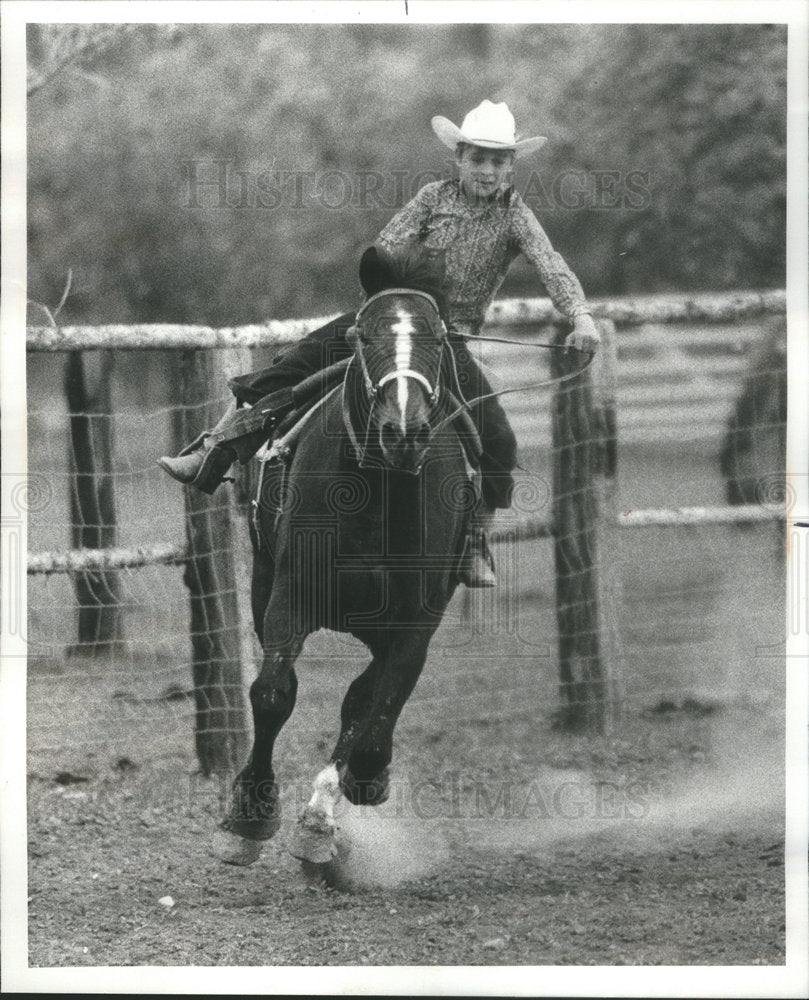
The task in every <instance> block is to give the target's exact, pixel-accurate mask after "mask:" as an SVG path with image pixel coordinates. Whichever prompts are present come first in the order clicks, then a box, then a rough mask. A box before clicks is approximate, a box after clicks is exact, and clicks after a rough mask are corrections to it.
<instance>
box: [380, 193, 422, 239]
mask: <svg viewBox="0 0 809 1000" xmlns="http://www.w3.org/2000/svg"><path fill="white" fill-rule="evenodd" d="M431 189H432V185H430V184H427V185H425V186H424V187H423V188H421V190H420V191H419V192H418V194H417V195H416V196H415V198H412V199H411V200H410V201H409V202H408V203H407V204H406V205H405V207H404V208H402V209H400V210H399V211H398V212H397V213H396V215H394V217H393V218H392V219H391V220H390V222H389V223H388V224H387V225H386V226H385V228H384V229H383V230H382V232H381V233H380V234H379V236H378V237H377V243H379V244H381V246H383V247H384V248H385V249H386V250H393V249H395V248H396V247H401V246H407V244H408V243H413V242H414V241H416V240H417V239H418V238H419V237H420V235H421V231H422V227H424V226H426V225H427V223H428V222H429V218H430V207H431V204H432V190H431Z"/></svg>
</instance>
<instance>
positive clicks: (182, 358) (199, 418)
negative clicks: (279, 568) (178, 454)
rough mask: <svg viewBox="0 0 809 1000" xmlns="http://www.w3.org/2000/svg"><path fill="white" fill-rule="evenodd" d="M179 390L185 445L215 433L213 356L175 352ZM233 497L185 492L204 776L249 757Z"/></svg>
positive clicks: (219, 389) (219, 384)
mask: <svg viewBox="0 0 809 1000" xmlns="http://www.w3.org/2000/svg"><path fill="white" fill-rule="evenodd" d="M177 355H178V357H177V361H178V362H179V364H178V368H179V371H178V372H177V376H178V384H179V387H180V392H181V399H182V404H183V416H184V418H185V419H183V420H180V421H177V426H176V428H175V430H176V431H177V432H178V434H177V437H178V440H177V442H176V444H177V447H178V450H179V448H180V447H181V446H182V443H186V442H187V441H188V440H189V438H191V437H193V436H194V435H196V434H198V433H199V432H200V431H201V430H203V429H204V428H206V427H210V426H212V425H213V424H214V423H215V422H216V421H217V420H218V419H219V417H220V416H221V411H222V406H221V403H217V402H212V399H211V397H212V396H213V397H214V398H216V396H217V395H219V396H220V398H221V395H222V394H224V393H225V392H226V391H227V389H226V386H225V385H224V382H223V381H222V380H221V378H220V376H219V374H218V372H217V366H216V364H215V363H214V359H213V358H212V352H210V351H202V350H188V351H181V352H177ZM232 504H233V499H232V491H231V489H230V487H228V486H227V485H226V486H223V487H220V489H219V490H217V492H216V493H215V494H214V495H213V497H209V496H207V495H206V494H204V493H201V492H200V491H199V490H197V489H194V488H193V487H190V486H189V487H186V488H185V510H186V536H187V540H188V554H189V557H188V561H187V562H186V565H185V572H184V574H183V580H184V582H185V584H186V586H187V587H188V591H189V596H190V602H191V647H192V670H193V680H194V698H195V702H196V732H195V736H196V749H197V757H198V759H199V763H200V768H201V770H202V772H203V774H206V775H209V774H214V773H217V774H228V773H232V772H234V771H235V770H238V769H239V768H241V767H242V766H243V765H244V763H245V761H246V757H247V748H248V732H247V721H246V713H245V704H244V693H243V687H242V683H243V682H242V660H243V655H244V650H243V629H242V616H241V614H240V600H241V599H244V598H245V595H244V593H240V592H239V590H240V584H239V581H238V574H237V570H236V559H235V556H234V544H235V536H236V532H235V531H234V527H235V526H234V521H233V516H232Z"/></svg>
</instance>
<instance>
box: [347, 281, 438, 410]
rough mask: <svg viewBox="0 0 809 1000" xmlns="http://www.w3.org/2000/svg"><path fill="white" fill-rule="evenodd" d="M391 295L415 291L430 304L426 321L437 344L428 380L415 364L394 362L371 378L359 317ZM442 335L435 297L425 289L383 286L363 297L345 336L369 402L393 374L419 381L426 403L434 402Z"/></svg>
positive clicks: (436, 400)
mask: <svg viewBox="0 0 809 1000" xmlns="http://www.w3.org/2000/svg"><path fill="white" fill-rule="evenodd" d="M391 295H408V296H413V295H417V296H420V297H421V298H422V299H425V300H426V301H427V302H429V304H430V306H431V307H432V312H433V314H434V321H433V322H430V323H429V326H430V329H431V330H432V332H433V333H434V334H435V337H436V341H437V342H438V344H439V345H440V348H441V349H440V351H439V353H438V364H437V367H436V372H435V377H434V378H433V380H432V382H431V381H430V379H428V378H427V376H426V375H424V374H423V373H422V372H420V371H416V369H415V368H409V367H405V366H397V367H395V368H393V369H391V371H389V372H387V373H386V374H385V375H382V376H381V378H379V379H378V380H377V381H376V382H374V380H373V379H372V378H371V375H370V373H369V371H368V362H367V360H366V357H365V350H364V347H363V344H364V343H365V338H364V336H363V317H364V314H365V313H366V312H367V311H368V309H369V307H370V306H371V305H372V304H373V303H375V302H379V301H380V300H381V299H383V298H385V297H388V296H391ZM446 336H447V328H446V326H445V325H444V321H443V320H442V319H441V314H440V313H439V310H438V303H437V302H436V301H435V299H434V298H433V296H432V295H430V294H428V293H427V292H422V291H419V290H418V289H415V288H386V289H384V290H383V291H381V292H377V293H376V294H375V295H372V296H371V297H370V298H369V299H367V300H366V301H365V302H364V303H363V305H362V307H361V308H360V310H359V312H358V313H357V317H356V319H355V320H354V325H353V326H352V327H349V329H348V331H347V332H346V340H347V341H348V342H349V343H350V344H351V345H352V347H353V348H354V353H355V355H356V357H357V358H358V360H359V363H360V368H361V369H362V379H363V384H364V385H365V392H366V394H367V395H368V398H369V399H370V400H371V403H372V404H373V402H374V401H375V400H376V399H377V397H378V396H379V391H380V389H382V387H383V386H385V385H387V384H388V382H392V381H393V380H394V379H395V378H410V379H413V380H414V381H415V382H418V383H419V385H421V386H422V387H423V388H424V390H425V391H426V393H427V398H428V399H429V401H430V404H431V405H432V406H435V405H436V403H437V402H438V396H439V393H440V388H441V383H440V374H441V357H442V354H443V349H444V343H445V342H446Z"/></svg>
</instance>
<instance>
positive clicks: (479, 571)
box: [458, 504, 497, 587]
mask: <svg viewBox="0 0 809 1000" xmlns="http://www.w3.org/2000/svg"><path fill="white" fill-rule="evenodd" d="M493 520H494V510H493V509H492V508H491V507H487V506H485V505H484V504H481V506H480V507H479V508H478V510H477V511H476V512H475V514H474V515H473V516H472V520H471V522H470V524H469V531H468V532H467V535H466V542H465V543H464V550H463V553H462V555H461V563H460V566H459V567H458V579H459V580H460V581H461V583H463V584H464V585H465V586H467V587H496V586H497V576H496V575H495V572H494V558H493V557H492V553H491V550H490V549H489V542H488V538H487V533H488V531H489V529H490V528H491V526H492V521H493Z"/></svg>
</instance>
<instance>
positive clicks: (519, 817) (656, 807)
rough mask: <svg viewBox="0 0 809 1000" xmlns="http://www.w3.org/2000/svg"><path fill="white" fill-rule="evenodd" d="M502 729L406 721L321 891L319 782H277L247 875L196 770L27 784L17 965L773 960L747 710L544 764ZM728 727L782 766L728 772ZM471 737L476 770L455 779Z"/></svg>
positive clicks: (779, 943)
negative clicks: (300, 819)
mask: <svg viewBox="0 0 809 1000" xmlns="http://www.w3.org/2000/svg"><path fill="white" fill-rule="evenodd" d="M504 728H505V727H501V726H498V725H497V724H494V725H483V724H480V725H477V726H469V727H467V729H466V731H465V732H460V733H459V732H458V731H449V730H448V731H447V732H443V733H442V732H438V733H433V734H432V736H431V737H428V734H426V733H423V732H422V733H419V732H418V726H417V725H414V726H412V727H411V729H412V730H413V731H411V732H410V733H409V734H407V735H408V736H409V739H407V740H406V741H405V742H406V744H407V745H408V746H411V747H412V749H411V750H410V751H409V752H407V753H405V754H404V756H403V758H402V759H401V760H400V762H399V766H398V767H397V770H396V774H395V776H394V790H393V795H392V797H391V800H390V801H389V802H388V803H386V804H385V805H384V806H382V807H380V808H379V809H378V810H376V811H373V810H368V809H354V808H352V807H348V806H346V808H345V812H344V814H343V815H342V817H341V827H342V828H343V830H344V831H346V833H347V836H348V837H349V839H350V841H351V843H352V845H353V846H352V849H351V851H350V853H349V854H348V855H347V857H346V858H345V860H344V862H343V865H342V867H341V869H340V870H339V871H338V873H337V884H336V885H331V886H328V885H324V884H319V885H314V884H311V882H309V881H307V879H306V878H304V876H303V873H302V872H301V869H300V866H299V863H298V862H296V861H295V860H294V859H293V858H292V857H291V856H290V855H289V854H288V852H287V850H286V846H287V841H288V837H289V833H290V831H291V828H292V825H293V822H294V816H295V813H296V811H297V810H298V809H299V808H300V807H301V805H302V803H303V801H304V798H305V796H306V795H307V793H308V779H310V778H311V776H312V771H311V770H310V771H308V773H307V772H306V771H305V769H304V768H303V767H300V768H299V770H298V771H297V772H295V773H293V774H291V775H290V774H289V763H287V766H286V767H285V768H284V769H283V770H284V771H285V773H286V777H287V778H291V779H292V780H291V781H288V782H287V783H285V785H284V798H285V823H284V827H283V829H282V831H281V833H280V834H279V835H278V837H277V838H276V840H274V841H272V842H270V843H269V844H268V845H267V846H266V847H265V849H264V853H263V855H262V857H261V858H260V860H259V861H258V862H257V863H256V864H255V865H253V866H252V867H251V868H236V867H230V866H227V865H223V864H221V863H220V862H219V861H217V860H216V859H215V858H214V857H213V856H212V853H211V841H212V833H213V830H214V827H215V824H216V821H217V818H218V817H219V815H220V810H221V808H222V799H223V796H224V795H225V782H223V781H217V780H216V779H203V778H201V777H199V776H198V775H194V774H193V772H192V768H193V759H191V758H190V757H187V758H185V759H183V758H182V756H181V755H179V756H178V757H177V758H175V759H169V758H164V759H163V760H162V761H161V763H160V765H159V766H157V765H155V764H147V765H143V766H141V765H139V764H138V763H137V762H134V761H131V760H129V759H128V758H121V759H119V760H118V761H117V762H115V764H113V765H112V766H110V767H99V766H98V765H97V764H94V763H93V762H92V761H90V760H86V761H85V766H84V767H83V768H80V769H79V771H78V772H74V771H70V772H61V773H59V774H58V775H57V774H52V773H43V772H35V773H33V774H32V775H31V776H30V779H29V853H30V861H29V895H30V906H29V921H30V923H29V935H30V963H31V965H33V966H38V967H48V966H82V965H88V966H92V965H113V966H117V965H122V966H125V965H202V966H205V965H239V966H251V965H338V966H339V965H384V966H390V965H498V964H502V965H546V964H549V965H601V964H605V965H639V964H642V965H670V964H675V965H703V964H704V965H750V964H761V965H769V964H780V963H783V961H784V937H785V933H784V931H785V926H784V925H785V911H784V868H783V817H782V812H781V803H782V801H783V798H782V785H781V780H780V777H779V775H778V768H777V759H778V752H777V746H778V742H779V741H778V739H777V734H776V732H775V730H774V729H773V728H772V727H769V728H768V727H767V726H766V725H763V724H762V719H761V717H760V715H759V714H758V713H756V712H753V711H752V710H748V711H746V712H740V711H739V710H734V711H732V712H723V711H720V712H719V713H718V715H717V714H716V713H710V712H706V710H705V709H704V708H701V707H699V706H696V705H691V706H685V708H679V709H671V710H664V711H658V712H652V713H648V715H647V717H646V718H643V719H641V720H639V721H638V722H637V723H636V724H635V725H634V731H632V732H629V733H624V734H622V738H621V739H615V738H613V739H610V740H605V739H592V738H585V737H563V736H561V735H558V734H554V733H553V732H551V731H550V730H546V731H545V732H544V733H543V734H542V739H541V743H542V752H541V754H540V755H537V754H536V751H535V748H534V746H532V745H531V744H530V743H527V742H526V740H527V738H528V737H529V735H530V730H531V721H530V720H528V719H523V720H518V721H517V722H515V720H513V719H512V720H510V724H509V726H508V727H507V728H508V729H509V730H510V735H511V736H512V739H511V740H510V741H509V744H508V746H505V745H502V744H501V743H500V742H499V738H500V737H502V735H503V729H504ZM756 730H757V732H756ZM740 732H744V733H746V734H747V736H750V734H751V733H753V732H756V736H755V741H756V742H757V745H758V747H759V749H760V748H761V747H762V746H765V745H767V746H769V747H770V748H771V750H772V751H773V752H768V753H766V754H763V755H762V754H761V753H759V754H758V755H757V757H756V759H755V760H752V761H747V763H746V764H745V765H743V766H742V767H739V766H738V762H737V765H735V766H734V767H733V769H732V773H731V771H730V770H728V768H727V766H726V761H727V757H726V753H725V751H726V749H727V744H726V742H725V741H726V739H730V740H732V741H735V740H737V738H738V734H739V733H740ZM514 736H516V737H517V738H516V739H513V737H514ZM420 737H421V740H422V745H421V747H420V748H419V738H420ZM483 742H485V744H486V745H487V746H489V747H491V748H496V750H494V751H493V752H490V753H489V755H488V759H489V764H488V766H483V767H481V766H477V767H476V768H475V769H474V771H469V772H466V771H464V770H463V769H462V768H459V767H458V763H459V761H462V760H464V759H471V756H469V757H467V755H472V754H476V755H477V759H478V760H480V756H479V751H480V747H481V745H482V743H483ZM535 744H536V736H535V735H534V745H535ZM751 745H752V744H751ZM540 758H541V760H540ZM428 765H429V770H428V769H427V768H428ZM418 775H423V776H425V777H424V779H423V780H419V779H417V778H416V776H418ZM427 776H429V777H427ZM81 778H85V779H87V780H78V779H81ZM779 789H780V790H779ZM167 897H170V898H167Z"/></svg>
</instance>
